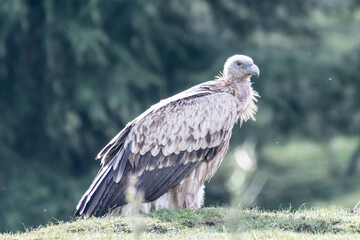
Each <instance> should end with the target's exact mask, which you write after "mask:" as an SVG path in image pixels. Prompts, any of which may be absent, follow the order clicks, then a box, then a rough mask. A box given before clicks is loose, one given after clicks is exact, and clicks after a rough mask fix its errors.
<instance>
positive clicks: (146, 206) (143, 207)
mask: <svg viewBox="0 0 360 240" xmlns="http://www.w3.org/2000/svg"><path fill="white" fill-rule="evenodd" d="M150 210H151V203H141V204H140V206H139V211H140V212H142V213H149V212H150ZM134 211H135V209H134V206H133V205H132V204H131V203H128V204H126V205H124V206H121V207H119V208H118V209H116V211H114V212H120V213H121V214H122V215H129V214H133V213H134Z"/></svg>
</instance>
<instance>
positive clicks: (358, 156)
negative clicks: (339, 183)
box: [345, 141, 360, 176]
mask: <svg viewBox="0 0 360 240" xmlns="http://www.w3.org/2000/svg"><path fill="white" fill-rule="evenodd" d="M359 160H360V141H359V142H358V145H357V146H356V148H355V151H354V152H353V154H352V155H351V157H350V159H349V163H348V165H347V167H346V170H345V175H346V176H353V175H354V174H355V173H356V169H357V164H358V162H359Z"/></svg>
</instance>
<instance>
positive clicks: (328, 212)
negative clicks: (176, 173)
mask: <svg viewBox="0 0 360 240" xmlns="http://www.w3.org/2000/svg"><path fill="white" fill-rule="evenodd" d="M359 237H360V213H359V212H354V211H352V210H347V209H343V208H339V207H331V208H321V209H303V210H297V211H292V210H291V209H286V210H280V211H272V212H268V211H261V210H257V209H252V210H250V209H229V208H205V209H200V210H196V211H191V210H177V211H171V210H162V211H157V212H152V213H151V214H148V215H134V216H126V217H124V216H119V215H109V216H106V217H103V218H91V219H88V220H78V221H71V222H59V223H56V224H49V225H47V226H40V227H38V228H36V229H26V231H25V232H23V233H6V234H2V235H0V238H1V239H359Z"/></svg>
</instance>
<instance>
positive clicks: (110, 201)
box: [74, 161, 131, 219]
mask: <svg viewBox="0 0 360 240" xmlns="http://www.w3.org/2000/svg"><path fill="white" fill-rule="evenodd" d="M123 162H124V163H125V164H124V165H125V166H123V167H124V174H123V178H122V179H121V180H120V182H119V183H116V182H115V179H116V177H117V176H118V171H114V170H113V166H112V164H109V165H107V166H105V167H104V168H102V169H100V171H99V173H98V175H97V176H96V177H95V179H94V181H93V182H92V183H91V185H90V187H89V189H88V190H87V191H86V192H85V193H84V195H83V196H82V197H81V199H80V201H79V203H78V205H77V206H76V211H75V213H74V217H76V218H85V219H86V218H88V217H90V216H95V217H100V216H103V215H105V214H106V213H108V212H109V211H110V210H113V209H114V208H115V207H117V206H122V205H125V204H126V203H127V201H126V187H127V185H128V176H127V175H128V174H126V173H127V172H128V171H129V170H130V168H131V166H130V164H129V163H128V162H127V161H123ZM114 193H116V194H114ZM115 195H116V198H114V197H115Z"/></svg>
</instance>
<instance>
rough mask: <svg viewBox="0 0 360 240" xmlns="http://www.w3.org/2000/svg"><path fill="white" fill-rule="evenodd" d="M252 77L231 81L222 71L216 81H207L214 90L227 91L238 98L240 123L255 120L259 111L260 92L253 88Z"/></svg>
mask: <svg viewBox="0 0 360 240" xmlns="http://www.w3.org/2000/svg"><path fill="white" fill-rule="evenodd" d="M251 84H252V83H251V81H250V78H248V79H246V80H241V81H230V80H228V79H226V78H225V77H224V76H223V75H222V74H221V73H220V74H219V75H218V76H216V79H215V81H210V82H207V83H206V86H207V87H208V88H209V89H211V91H214V92H227V93H230V94H231V95H233V96H234V97H235V98H236V103H237V119H238V120H240V124H242V123H243V122H246V121H247V120H249V119H252V120H254V121H255V114H256V111H257V106H256V102H257V98H258V97H260V96H259V94H258V93H257V92H256V91H255V90H254V89H253V88H252V86H251Z"/></svg>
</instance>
